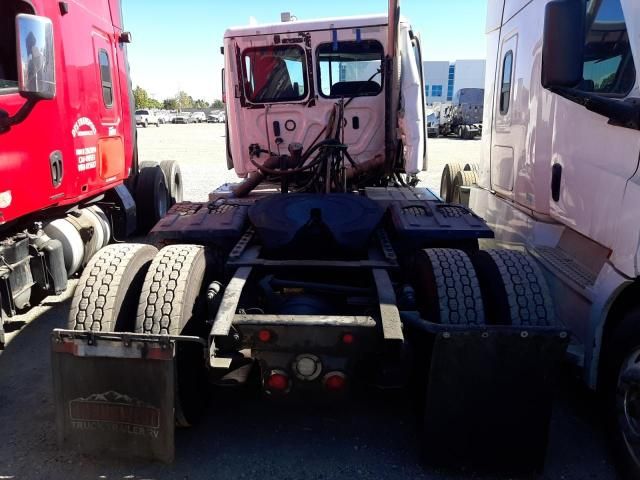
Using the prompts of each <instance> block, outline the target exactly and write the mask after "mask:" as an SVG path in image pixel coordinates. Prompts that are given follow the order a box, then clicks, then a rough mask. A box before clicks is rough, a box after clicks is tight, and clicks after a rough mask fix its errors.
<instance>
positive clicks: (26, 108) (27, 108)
mask: <svg viewBox="0 0 640 480" xmlns="http://www.w3.org/2000/svg"><path fill="white" fill-rule="evenodd" d="M36 103H38V99H37V98H28V99H27V101H26V102H25V103H24V104H23V105H22V107H20V110H18V111H17V112H16V114H15V115H14V116H13V117H10V116H9V113H8V112H7V111H6V110H0V133H6V132H8V131H9V130H11V127H13V126H14V125H18V124H19V123H22V122H24V121H25V120H26V118H27V117H28V116H29V114H30V113H31V111H32V110H33V107H35V105H36Z"/></svg>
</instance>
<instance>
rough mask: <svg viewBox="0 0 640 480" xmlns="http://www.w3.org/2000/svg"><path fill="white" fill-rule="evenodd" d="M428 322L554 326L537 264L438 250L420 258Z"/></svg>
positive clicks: (422, 305) (513, 256)
mask: <svg viewBox="0 0 640 480" xmlns="http://www.w3.org/2000/svg"><path fill="white" fill-rule="evenodd" d="M416 272H417V276H416V280H415V285H416V293H417V298H418V299H419V309H420V311H421V313H422V316H423V318H425V319H427V320H429V321H431V322H433V323H438V324H444V325H472V326H476V325H485V324H490V325H514V326H552V325H554V324H555V318H554V311H553V304H552V301H551V294H550V292H549V288H548V286H547V283H546V280H545V278H544V276H543V274H542V271H541V270H540V267H538V265H537V264H536V263H535V261H534V260H533V258H532V257H531V256H530V255H528V254H526V253H524V252H520V251H516V250H483V251H480V252H477V253H476V254H474V255H472V256H470V255H469V254H467V253H466V252H464V251H462V250H455V249H448V248H432V249H427V250H423V251H421V252H419V253H418V256H417V258H416Z"/></svg>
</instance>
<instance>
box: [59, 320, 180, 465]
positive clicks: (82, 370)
mask: <svg viewBox="0 0 640 480" xmlns="http://www.w3.org/2000/svg"><path fill="white" fill-rule="evenodd" d="M51 345H52V366H53V385H54V395H55V408H56V426H57V431H58V444H59V446H60V447H61V448H65V449H67V448H70V449H73V450H75V451H79V452H82V453H93V454H100V455H104V454H111V455H116V456H118V457H131V458H140V459H151V460H160V461H163V462H171V461H173V459H174V426H175V420H174V405H175V366H174V365H175V362H174V357H175V348H176V345H175V341H174V340H171V339H169V338H166V339H162V338H159V337H157V338H144V336H142V335H134V334H131V335H127V334H92V333H89V332H73V331H66V330H65V331H63V330H55V331H54V332H53V335H52V343H51Z"/></svg>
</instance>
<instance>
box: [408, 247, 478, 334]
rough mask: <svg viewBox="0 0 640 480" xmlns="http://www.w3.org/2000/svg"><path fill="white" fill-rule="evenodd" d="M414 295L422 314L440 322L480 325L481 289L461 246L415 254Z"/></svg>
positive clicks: (445, 323)
mask: <svg viewBox="0 0 640 480" xmlns="http://www.w3.org/2000/svg"><path fill="white" fill-rule="evenodd" d="M416 271H417V281H416V294H417V295H416V297H417V298H418V304H419V307H420V310H421V313H422V315H423V318H425V319H426V320H429V321H431V322H433V323H441V324H444V325H484V323H485V313H484V304H483V301H482V291H481V290H480V283H479V281H478V277H477V275H476V272H475V269H474V267H473V264H472V262H471V259H470V258H469V256H468V255H467V254H466V253H465V252H463V251H462V250H455V249H450V248H430V249H426V250H423V251H421V252H420V253H419V254H418V256H417V258H416Z"/></svg>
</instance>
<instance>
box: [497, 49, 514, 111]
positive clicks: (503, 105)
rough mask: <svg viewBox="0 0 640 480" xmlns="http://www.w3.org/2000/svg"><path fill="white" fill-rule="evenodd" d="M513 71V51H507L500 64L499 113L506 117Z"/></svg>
mask: <svg viewBox="0 0 640 480" xmlns="http://www.w3.org/2000/svg"><path fill="white" fill-rule="evenodd" d="M512 70H513V51H512V50H509V51H508V52H507V53H506V55H505V56H504V60H503V62H502V82H501V85H500V113H501V114H502V115H506V114H507V112H509V102H510V101H511V73H512Z"/></svg>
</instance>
